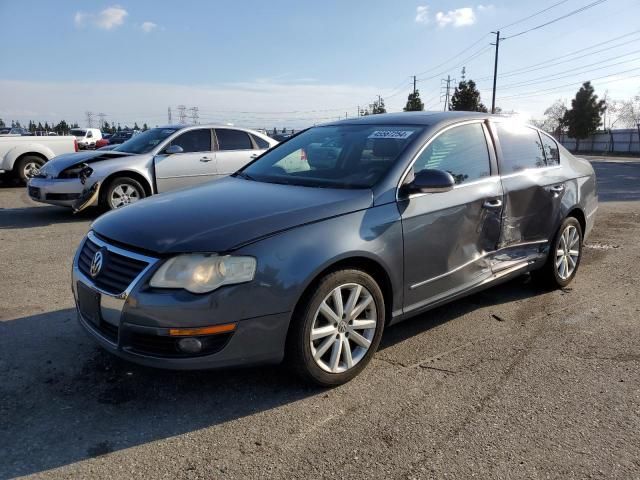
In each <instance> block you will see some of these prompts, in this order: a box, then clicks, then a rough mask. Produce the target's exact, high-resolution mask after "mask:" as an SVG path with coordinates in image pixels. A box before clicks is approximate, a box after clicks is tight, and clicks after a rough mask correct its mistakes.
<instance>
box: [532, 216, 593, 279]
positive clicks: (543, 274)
mask: <svg viewBox="0 0 640 480" xmlns="http://www.w3.org/2000/svg"><path fill="white" fill-rule="evenodd" d="M569 227H573V228H575V229H576V231H577V234H578V242H577V245H576V246H577V248H578V257H577V260H576V264H575V267H574V268H573V271H571V274H570V275H568V276H567V277H566V278H562V277H561V275H560V272H559V271H558V267H557V266H556V261H557V258H558V255H557V252H558V248H560V246H561V242H562V234H563V232H565V230H567V229H568V228H569ZM582 235H583V234H582V227H581V226H580V222H579V221H578V220H577V219H576V218H574V217H567V218H565V219H564V221H563V222H562V224H561V225H560V227H559V228H558V231H557V232H556V234H555V236H554V237H553V242H552V243H551V248H550V249H549V256H548V257H547V261H546V263H545V264H544V266H543V267H542V268H541V269H539V270H536V271H534V272H532V275H533V277H534V279H535V280H536V281H537V283H538V284H539V285H540V286H542V287H543V288H546V289H549V290H554V289H557V288H564V287H566V286H567V285H569V284H570V283H571V282H572V281H573V279H574V278H575V276H576V273H578V268H579V267H580V261H581V260H582Z"/></svg>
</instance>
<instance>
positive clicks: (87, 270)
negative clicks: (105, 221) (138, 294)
mask: <svg viewBox="0 0 640 480" xmlns="http://www.w3.org/2000/svg"><path fill="white" fill-rule="evenodd" d="M98 250H101V251H102V252H103V258H104V259H103V263H102V269H101V270H100V272H99V273H98V275H97V276H96V277H92V276H91V262H92V261H93V257H94V255H95V254H96V252H97V251H98ZM147 265H148V263H147V262H143V261H141V260H136V259H133V258H131V257H127V256H124V255H120V254H118V253H115V252H112V251H110V250H108V249H105V248H102V249H101V248H100V246H99V245H97V244H95V243H93V242H92V241H91V240H90V239H88V238H87V239H86V241H85V242H84V245H83V247H82V251H81V252H80V256H79V257H78V268H79V269H80V271H81V272H82V273H83V274H84V275H86V276H87V277H88V278H91V279H93V283H94V284H95V286H96V287H98V288H100V289H101V290H104V291H105V292H108V293H111V294H114V295H119V294H121V293H122V292H124V291H125V290H126V289H127V288H128V287H129V285H131V282H133V281H134V280H135V278H136V277H137V276H138V275H139V274H140V272H142V270H144V269H145V267H147Z"/></svg>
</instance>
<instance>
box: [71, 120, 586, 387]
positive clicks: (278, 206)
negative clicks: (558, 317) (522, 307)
mask: <svg viewBox="0 0 640 480" xmlns="http://www.w3.org/2000/svg"><path fill="white" fill-rule="evenodd" d="M596 209H597V196H596V189H595V176H594V172H593V169H592V168H591V165H590V164H589V163H588V162H587V161H585V160H582V159H579V158H576V157H574V156H573V155H571V154H570V153H569V152H568V151H567V150H565V149H564V148H563V147H562V146H560V145H558V144H557V143H556V141H555V140H554V139H553V138H551V137H550V136H548V135H547V134H545V133H544V132H541V131H539V130H536V129H535V128H532V127H528V126H524V125H520V124H518V123H515V122H514V121H512V120H510V119H508V118H501V117H494V116H489V115H484V114H471V113H461V112H455V113H454V112H447V113H428V112H416V113H402V114H387V115H373V116H369V117H363V118H359V119H356V120H346V121H342V122H337V123H332V124H327V125H323V126H319V127H314V128H311V129H309V130H306V131H304V132H302V133H300V134H298V135H297V136H294V137H292V138H291V139H289V140H287V141H286V142H284V143H282V144H280V145H278V146H277V147H275V148H274V149H272V150H270V151H268V152H266V153H265V154H263V155H262V156H261V157H259V158H258V159H257V160H255V161H254V162H253V163H251V164H249V165H248V166H246V167H245V168H243V169H242V170H240V171H238V172H237V173H235V174H234V175H232V176H231V177H228V178H226V179H222V180H218V181H216V182H212V183H208V184H202V185H200V186H196V187H194V188H191V189H189V190H181V191H176V192H173V193H168V194H163V195H158V196H155V197H152V198H149V199H145V200H144V201H141V202H137V203H136V204H134V205H131V206H129V207H127V208H125V209H122V210H117V211H114V212H111V213H108V214H106V215H104V216H102V217H100V218H99V219H98V220H96V222H95V223H94V224H93V226H92V230H91V231H90V232H89V234H88V235H87V237H86V238H85V239H84V240H83V242H82V244H81V245H80V247H79V249H78V252H77V254H76V257H75V259H74V262H73V293H74V296H75V299H76V302H77V306H78V312H79V319H80V323H81V324H82V325H83V326H84V327H85V329H86V330H87V331H88V332H89V333H90V334H91V335H92V336H93V337H94V338H95V339H96V340H97V341H98V342H99V343H100V344H101V345H102V346H103V347H104V348H106V349H107V350H109V351H111V352H113V353H114V354H116V355H119V356H121V357H123V358H126V359H128V360H131V361H134V362H138V363H141V364H145V365H150V366H156V367H165V368H172V369H201V368H214V367H225V366H231V365H246V364H257V363H266V362H280V361H282V360H283V359H285V363H287V364H288V365H290V366H291V367H293V368H294V369H295V370H297V371H298V372H299V373H301V374H302V375H303V376H304V377H306V378H308V379H310V380H312V381H314V382H316V383H318V384H321V385H327V386H328V385H337V384H340V383H343V382H346V381H348V380H350V379H351V378H353V377H354V376H355V375H357V374H358V372H360V371H361V370H362V369H363V368H364V367H365V365H366V364H367V363H368V362H369V360H370V359H371V357H372V355H373V354H374V352H375V350H376V348H377V347H378V344H379V343H380V338H381V336H382V333H383V329H384V328H385V327H386V326H387V325H391V324H394V323H397V322H400V321H402V320H404V319H406V318H409V317H411V316H413V315H416V314H418V313H422V312H424V311H426V310H428V309H430V308H432V307H434V306H436V305H440V304H442V303H444V302H447V301H451V300H454V299H457V298H460V297H462V296H464V295H468V294H470V293H472V292H476V291H478V290H480V289H482V288H486V287H488V286H490V285H493V284H496V283H498V282H501V281H504V280H506V279H509V278H512V277H514V276H516V275H520V274H522V273H524V272H529V271H532V272H533V273H534V274H536V276H537V277H538V278H539V279H540V280H541V281H542V282H544V283H546V285H548V286H550V287H559V286H565V285H567V284H568V283H569V282H570V281H571V280H572V279H573V278H574V276H575V275H576V272H577V269H578V266H579V264H580V258H581V254H582V242H583V239H584V237H585V236H586V235H587V234H588V233H589V231H590V230H591V228H592V226H593V221H594V213H595V211H596Z"/></svg>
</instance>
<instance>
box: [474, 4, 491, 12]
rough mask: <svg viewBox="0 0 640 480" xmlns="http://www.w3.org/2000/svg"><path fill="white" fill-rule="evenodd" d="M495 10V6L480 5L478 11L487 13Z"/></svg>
mask: <svg viewBox="0 0 640 480" xmlns="http://www.w3.org/2000/svg"><path fill="white" fill-rule="evenodd" d="M494 8H495V6H494V5H493V4H489V5H482V4H480V5H478V11H479V12H486V11H488V10H493V9H494Z"/></svg>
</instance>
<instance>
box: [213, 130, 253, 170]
mask: <svg viewBox="0 0 640 480" xmlns="http://www.w3.org/2000/svg"><path fill="white" fill-rule="evenodd" d="M216 137H217V140H218V151H217V153H216V164H217V170H218V175H231V174H232V173H234V172H237V171H238V170H240V169H241V168H242V167H244V166H245V165H246V164H247V163H249V162H250V161H251V160H253V159H254V158H256V157H257V156H258V155H260V154H262V152H264V149H262V150H260V149H257V148H254V144H253V142H252V141H251V137H249V134H248V133H247V132H245V131H242V130H236V129H234V128H216Z"/></svg>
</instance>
